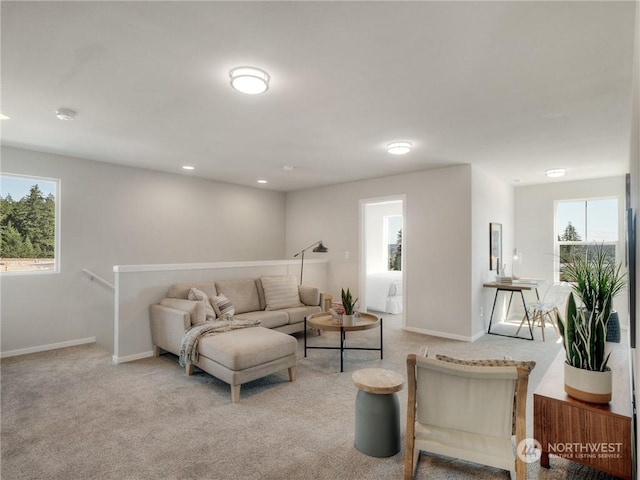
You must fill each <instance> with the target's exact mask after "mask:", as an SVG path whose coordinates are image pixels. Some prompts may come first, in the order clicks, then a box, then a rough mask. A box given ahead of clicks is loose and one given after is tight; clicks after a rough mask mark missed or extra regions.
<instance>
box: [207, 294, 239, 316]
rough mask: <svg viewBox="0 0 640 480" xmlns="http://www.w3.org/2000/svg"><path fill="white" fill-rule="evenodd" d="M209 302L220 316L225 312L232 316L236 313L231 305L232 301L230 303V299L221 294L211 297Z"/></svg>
mask: <svg viewBox="0 0 640 480" xmlns="http://www.w3.org/2000/svg"><path fill="white" fill-rule="evenodd" d="M211 304H212V305H213V308H214V309H215V311H216V313H217V314H218V317H221V316H222V315H224V314H226V313H228V314H229V315H231V316H233V315H235V313H236V309H235V307H234V306H233V303H231V300H229V299H228V298H227V297H225V296H224V295H223V294H220V295H217V296H215V297H213V298H212V299H211Z"/></svg>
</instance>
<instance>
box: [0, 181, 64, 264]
mask: <svg viewBox="0 0 640 480" xmlns="http://www.w3.org/2000/svg"><path fill="white" fill-rule="evenodd" d="M59 187H60V181H59V180H56V179H51V178H41V177H27V176H22V175H13V174H6V173H0V273H1V274H3V275H6V274H14V273H15V274H24V273H52V272H58V271H59V264H58V259H59V255H58V251H59V242H58V237H59V235H58V224H59V217H60V215H59V202H58V201H57V199H58V196H59V190H60V188H59Z"/></svg>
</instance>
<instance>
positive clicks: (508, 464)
mask: <svg viewBox="0 0 640 480" xmlns="http://www.w3.org/2000/svg"><path fill="white" fill-rule="evenodd" d="M447 358H448V357H447ZM449 360H450V361H444V360H438V359H436V358H426V357H422V356H416V355H414V354H411V355H409V356H408V357H407V377H408V384H409V392H408V406H407V428H406V436H405V442H406V444H405V460H404V479H405V480H410V479H412V478H413V476H414V474H415V469H416V465H417V462H418V458H419V456H420V452H421V451H424V452H431V453H435V454H439V455H445V456H448V457H454V458H459V459H463V460H467V461H470V462H475V463H480V464H483V465H489V466H492V467H496V468H502V469H504V470H509V471H511V472H513V471H514V470H515V473H516V478H517V480H525V479H526V464H525V463H524V461H523V460H522V459H520V458H514V453H513V452H514V448H513V443H512V434H513V433H515V435H516V445H518V444H519V443H520V441H522V440H524V439H525V438H526V398H527V384H528V378H529V377H528V376H529V372H530V370H531V369H532V368H533V366H534V365H535V363H533V362H515V361H500V360H498V361H494V360H490V361H489V360H488V361H462V360H457V359H449ZM454 362H455V363H454ZM478 364H481V365H482V366H479V365H478ZM484 365H491V366H484ZM495 365H497V366H495ZM514 412H515V415H514ZM514 430H515V432H514Z"/></svg>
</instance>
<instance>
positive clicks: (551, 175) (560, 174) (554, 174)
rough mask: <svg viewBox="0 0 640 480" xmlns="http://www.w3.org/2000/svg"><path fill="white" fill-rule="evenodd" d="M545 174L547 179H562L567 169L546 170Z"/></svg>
mask: <svg viewBox="0 0 640 480" xmlns="http://www.w3.org/2000/svg"><path fill="white" fill-rule="evenodd" d="M545 173H546V174H547V177H549V178H556V177H563V176H564V174H565V173H567V169H566V168H552V169H550V170H547V171H546V172H545Z"/></svg>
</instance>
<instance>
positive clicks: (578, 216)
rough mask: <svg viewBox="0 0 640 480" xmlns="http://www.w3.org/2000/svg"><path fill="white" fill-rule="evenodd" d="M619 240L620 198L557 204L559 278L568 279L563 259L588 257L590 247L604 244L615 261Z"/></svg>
mask: <svg viewBox="0 0 640 480" xmlns="http://www.w3.org/2000/svg"><path fill="white" fill-rule="evenodd" d="M618 238H619V236H618V199H617V198H599V199H586V200H571V201H558V202H556V258H557V262H558V263H557V266H558V268H557V270H556V271H557V272H558V279H559V280H560V281H566V280H567V279H566V278H564V277H563V270H564V268H563V259H568V258H571V257H572V256H573V255H580V254H585V255H586V254H587V252H588V247H589V246H590V245H591V246H592V245H594V244H602V245H603V246H604V249H605V252H606V254H607V256H608V257H609V258H610V259H611V260H612V261H615V260H616V252H617V249H618Z"/></svg>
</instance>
